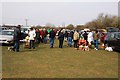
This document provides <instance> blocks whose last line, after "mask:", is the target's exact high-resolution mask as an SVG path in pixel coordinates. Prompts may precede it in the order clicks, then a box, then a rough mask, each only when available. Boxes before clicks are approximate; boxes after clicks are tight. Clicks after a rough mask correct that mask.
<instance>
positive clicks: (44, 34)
mask: <svg viewBox="0 0 120 80" xmlns="http://www.w3.org/2000/svg"><path fill="white" fill-rule="evenodd" d="M20 27H21V26H20V25H18V26H17V27H16V28H15V29H14V47H13V50H14V51H16V52H19V46H20V39H21V36H22V35H21V29H20ZM55 39H58V40H59V48H63V43H64V42H67V46H68V47H74V48H75V49H77V50H81V51H89V50H90V48H91V46H92V44H94V49H95V50H99V47H98V44H99V40H100V41H101V42H102V43H103V44H104V39H105V34H104V33H102V34H101V35H100V33H99V32H98V31H97V30H96V31H94V32H93V31H84V32H79V31H78V30H71V31H66V30H65V29H60V30H56V29H53V28H51V29H38V28H33V27H31V28H30V29H29V30H28V34H27V35H26V38H25V42H26V43H25V46H26V47H28V48H29V49H35V48H36V46H35V44H37V45H39V44H40V43H44V44H47V43H49V44H50V48H54V40H55Z"/></svg>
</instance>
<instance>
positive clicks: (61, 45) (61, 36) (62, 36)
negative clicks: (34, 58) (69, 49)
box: [58, 30, 64, 48]
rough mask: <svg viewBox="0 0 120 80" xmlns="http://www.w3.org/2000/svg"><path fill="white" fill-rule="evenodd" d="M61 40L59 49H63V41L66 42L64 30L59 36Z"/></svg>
mask: <svg viewBox="0 0 120 80" xmlns="http://www.w3.org/2000/svg"><path fill="white" fill-rule="evenodd" d="M58 39H59V48H62V47H63V41H64V30H62V31H61V33H60V34H59V36H58Z"/></svg>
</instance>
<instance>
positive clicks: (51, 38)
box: [49, 29, 55, 48]
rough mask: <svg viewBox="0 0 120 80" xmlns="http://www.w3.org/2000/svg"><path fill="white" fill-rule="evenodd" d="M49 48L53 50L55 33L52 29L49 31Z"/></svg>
mask: <svg viewBox="0 0 120 80" xmlns="http://www.w3.org/2000/svg"><path fill="white" fill-rule="evenodd" d="M49 34H50V36H49V37H50V48H53V45H54V38H55V32H54V31H53V29H52V30H51V31H50V33H49Z"/></svg>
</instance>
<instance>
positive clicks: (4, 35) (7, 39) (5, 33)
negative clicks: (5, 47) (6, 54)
mask: <svg viewBox="0 0 120 80" xmlns="http://www.w3.org/2000/svg"><path fill="white" fill-rule="evenodd" d="M13 35H14V30H2V32H0V44H13V43H14V39H13ZM20 37H21V40H20V42H24V41H25V40H24V39H25V37H26V35H25V34H24V33H23V32H21V36H20Z"/></svg>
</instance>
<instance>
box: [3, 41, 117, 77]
mask: <svg viewBox="0 0 120 80" xmlns="http://www.w3.org/2000/svg"><path fill="white" fill-rule="evenodd" d="M118 54H119V53H117V52H107V51H104V50H98V51H95V50H94V49H92V50H90V51H80V50H75V49H74V48H73V47H72V48H70V47H66V44H64V48H63V49H59V48H58V41H56V42H55V46H54V48H53V49H50V48H49V44H40V45H39V47H38V48H36V49H35V50H29V49H23V47H22V46H21V52H18V53H16V52H13V51H11V52H10V51H8V50H7V46H3V47H2V70H3V75H2V76H3V78H118Z"/></svg>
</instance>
